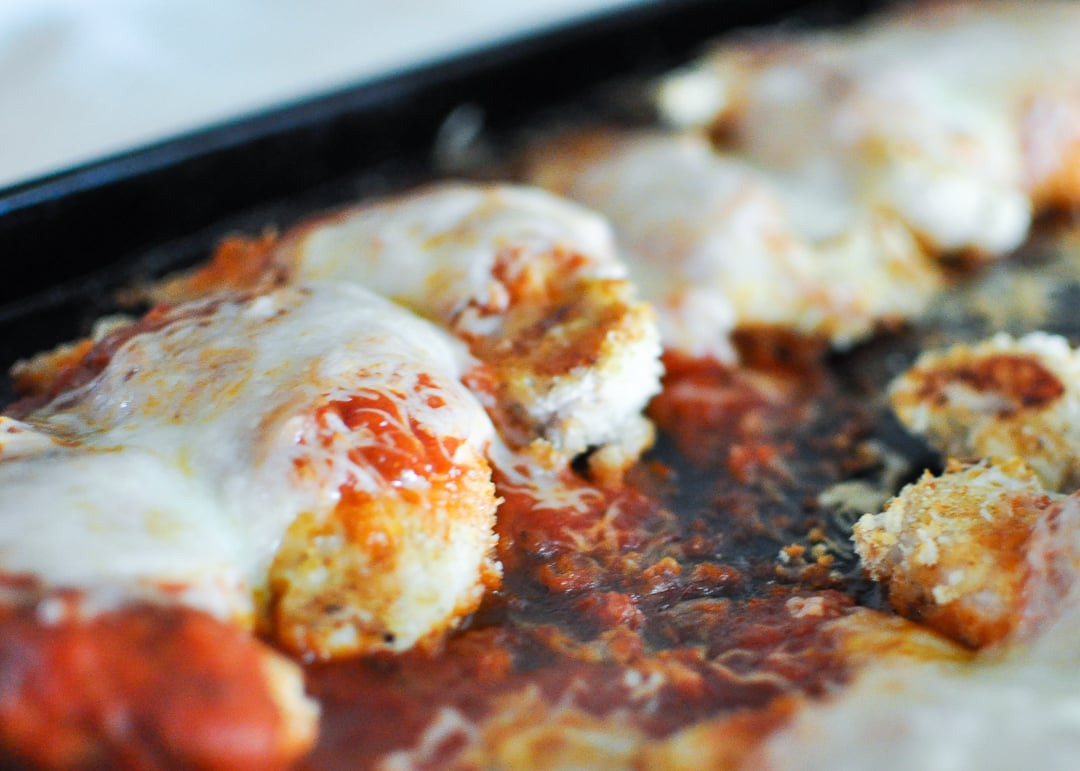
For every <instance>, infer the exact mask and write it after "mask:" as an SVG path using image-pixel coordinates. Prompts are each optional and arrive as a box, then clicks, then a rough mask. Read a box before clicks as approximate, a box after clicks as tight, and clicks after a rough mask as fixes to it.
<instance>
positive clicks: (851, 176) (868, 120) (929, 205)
mask: <svg viewBox="0 0 1080 771" xmlns="http://www.w3.org/2000/svg"><path fill="white" fill-rule="evenodd" d="M1077 34H1080V8H1077V7H1076V5H1075V4H1074V3H1069V2H1040V3H1020V2H994V3H974V2H953V3H936V4H929V5H928V6H926V7H924V8H921V9H915V10H913V11H909V12H900V13H897V14H893V15H888V16H885V17H884V18H882V19H880V20H877V21H874V22H872V23H870V24H868V25H865V26H862V27H858V28H856V29H854V30H851V31H848V32H846V33H825V34H810V35H805V36H802V37H792V38H775V39H766V40H764V41H751V42H749V43H745V44H739V43H731V44H729V45H726V46H721V47H720V48H718V50H717V51H716V52H715V53H714V54H712V55H711V56H709V57H707V58H706V60H704V61H703V62H702V63H701V64H700V65H699V66H698V67H696V68H694V69H691V70H689V71H687V72H685V73H682V74H680V75H677V76H674V77H673V78H672V79H671V80H670V81H668V82H667V83H666V84H664V85H663V86H662V87H661V90H660V103H661V109H662V110H663V111H664V112H665V113H666V114H667V116H668V118H669V120H671V121H672V122H673V123H676V124H678V125H682V126H686V125H699V124H703V123H716V124H717V125H718V127H719V128H721V129H723V130H724V133H725V135H726V136H730V137H731V138H732V141H733V144H734V146H735V147H736V148H737V149H738V150H739V151H740V152H743V153H745V154H746V155H747V157H749V158H751V159H753V160H754V161H755V162H758V163H761V164H764V165H767V166H769V167H772V168H776V169H779V170H784V171H785V172H787V173H792V174H797V175H799V176H801V177H802V178H804V179H806V180H810V181H814V182H815V183H817V184H819V185H820V183H821V181H822V180H825V181H826V182H827V184H826V185H825V187H831V188H832V189H834V190H840V191H842V192H843V195H844V196H846V197H848V198H849V199H851V200H868V201H872V202H874V203H876V204H877V205H879V206H882V207H884V208H887V209H889V210H892V211H895V212H897V213H898V214H899V215H900V216H901V217H902V218H903V219H904V220H905V221H906V222H907V223H908V224H909V225H910V226H911V227H912V228H913V229H914V230H915V231H916V232H917V233H918V234H919V235H920V236H921V237H922V238H923V239H924V240H925V241H926V242H927V243H929V244H931V245H932V246H933V247H934V248H935V249H938V250H943V251H953V250H974V251H977V252H983V253H988V254H1000V253H1004V252H1007V251H1009V250H1010V249H1012V248H1014V247H1016V246H1017V245H1018V244H1019V243H1020V242H1021V241H1022V240H1023V238H1024V237H1025V235H1026V233H1027V231H1028V227H1029V225H1030V222H1031V216H1032V211H1033V209H1034V208H1039V207H1043V206H1046V205H1055V204H1062V203H1064V204H1071V203H1075V202H1076V200H1077V199H1078V197H1080V185H1078V184H1077V181H1078V179H1080V177H1078V175H1077V172H1076V170H1077V162H1078V161H1080V141H1078V139H1080V110H1078V109H1077V106H1078V105H1080V98H1078V93H1080V92H1078V84H1080V64H1078V63H1077V59H1076V57H1075V55H1074V49H1075V39H1076V36H1077Z"/></svg>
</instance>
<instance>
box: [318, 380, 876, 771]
mask: <svg viewBox="0 0 1080 771" xmlns="http://www.w3.org/2000/svg"><path fill="white" fill-rule="evenodd" d="M668 373H669V374H668V382H667V383H666V384H665V390H664V394H663V395H662V396H660V397H658V399H657V400H656V401H655V402H654V404H653V406H652V408H651V413H652V416H653V418H654V420H656V422H657V424H658V425H659V426H660V428H661V430H662V434H661V439H660V442H659V445H658V447H657V449H656V450H655V451H654V453H653V454H652V455H651V456H650V457H649V458H647V459H645V460H644V461H643V462H642V463H640V464H639V465H638V466H637V467H636V468H635V469H633V470H632V471H631V473H630V475H629V478H628V482H627V484H626V485H625V486H624V487H622V488H620V489H618V490H614V491H612V490H601V489H598V488H594V487H592V486H591V485H590V484H589V482H588V481H587V480H584V479H581V478H578V477H574V476H568V477H567V478H566V479H565V480H564V483H565V488H566V489H565V490H564V492H566V490H569V491H571V492H573V493H576V495H571V496H569V498H570V499H572V500H573V501H575V502H576V505H574V506H558V505H552V504H549V503H546V502H545V501H544V498H543V496H542V495H537V494H535V493H531V492H530V491H529V489H528V487H527V486H526V485H521V484H520V483H518V484H515V483H513V482H511V480H509V479H508V478H506V477H500V476H498V475H497V476H496V481H497V486H498V489H499V494H500V495H501V496H502V497H503V498H504V503H503V504H502V506H501V507H500V510H499V520H498V526H497V527H498V532H499V547H498V548H499V552H498V553H499V558H500V560H501V561H502V563H503V566H504V569H505V577H504V585H503V588H502V589H501V590H500V591H499V592H498V593H495V594H493V595H492V596H489V597H488V599H487V600H486V602H485V604H484V605H483V606H482V608H481V609H480V610H479V611H478V612H477V613H476V614H475V615H474V616H473V618H472V620H471V623H470V624H469V625H468V627H467V628H466V629H464V630H463V631H461V632H459V633H457V634H455V635H454V636H453V637H451V638H450V639H449V640H447V642H446V643H445V645H444V646H443V648H442V649H441V650H439V651H437V652H418V651H414V652H411V653H408V654H405V655H403V656H398V657H392V656H378V657H372V658H365V659H358V660H353V661H338V662H330V663H321V664H317V665H313V666H310V667H309V668H308V670H307V674H308V682H309V689H310V691H311V692H312V694H313V695H314V696H315V697H316V698H318V699H319V700H320V701H321V702H322V704H323V707H324V718H323V721H322V725H321V735H320V740H319V743H318V746H317V747H316V749H315V750H314V752H313V754H312V755H311V756H310V757H309V758H308V759H307V760H306V761H305V763H304V767H305V768H311V769H336V768H342V769H344V768H363V767H370V766H373V765H375V764H377V763H378V762H380V761H382V760H385V759H386V758H387V757H394V755H393V754H394V753H402V752H405V753H407V754H406V757H408V758H409V760H410V762H411V763H412V764H413V765H415V766H418V767H430V768H442V767H446V766H448V765H450V766H452V765H454V764H455V763H461V762H463V759H464V758H467V757H469V756H468V755H467V753H466V750H467V748H468V746H469V745H470V744H475V743H476V742H477V741H480V742H483V741H486V739H479V740H478V739H477V736H478V735H485V734H484V732H485V731H487V730H491V729H490V728H489V727H490V726H491V725H492V724H496V723H499V721H505V720H507V718H505V715H506V714H512V713H513V712H514V711H515V710H516V709H520V710H522V711H531V712H530V714H531V715H532V718H531V720H532V721H533V722H534V723H543V722H544V721H545V720H549V719H555V720H558V719H562V718H558V717H557V716H558V715H564V714H565V711H566V710H571V711H572V712H574V713H575V714H580V715H584V716H587V717H590V718H595V719H597V720H599V721H611V722H610V724H609V725H610V726H618V727H619V728H612V729H611V730H626V731H629V732H632V733H634V734H635V735H637V736H639V737H641V738H642V740H643V741H646V742H648V741H651V740H658V739H663V738H665V737H669V736H671V735H673V734H674V733H675V732H677V731H679V730H681V729H684V728H687V727H689V726H692V725H695V724H698V723H700V722H702V721H707V720H713V719H717V718H723V717H725V716H732V717H737V718H738V720H737V721H735V722H733V723H732V726H733V728H731V729H730V730H736V728H735V727H737V726H738V725H740V724H741V723H740V722H739V721H742V722H743V723H746V725H747V726H749V727H748V728H747V729H746V730H748V731H749V730H751V728H752V730H753V731H754V732H756V733H757V734H759V735H764V734H765V733H767V732H768V731H769V730H772V729H773V728H775V727H776V726H777V725H779V724H780V723H782V721H783V720H784V719H785V718H784V715H785V714H787V712H786V709H783V708H781V707H782V705H784V704H786V703H787V702H788V701H789V700H790V697H791V696H793V695H798V694H806V695H819V694H822V693H823V692H825V691H826V690H827V689H828V688H830V687H831V686H833V685H836V684H838V683H841V682H843V681H844V680H845V678H846V677H847V676H848V672H847V665H846V663H845V661H844V660H843V658H842V656H841V654H840V652H839V650H838V648H837V647H836V646H837V643H836V641H835V640H834V639H833V638H832V635H831V634H830V632H829V631H828V626H829V622H830V621H832V620H834V619H836V618H839V617H841V616H843V615H845V614H847V613H848V612H850V610H851V609H852V608H853V607H854V605H855V601H854V600H853V599H852V596H851V594H852V592H851V591H850V589H851V587H850V586H849V582H850V581H852V580H857V579H853V578H852V577H851V576H850V575H848V574H847V573H845V572H843V570H841V569H839V567H838V566H840V563H839V562H837V561H836V560H835V555H828V556H829V559H823V560H818V561H815V560H813V559H811V560H809V561H804V564H803V567H802V568H801V569H799V570H785V569H783V568H782V563H781V561H780V560H778V556H779V554H780V552H781V550H782V549H784V548H785V547H788V548H791V549H793V550H794V551H796V552H798V551H799V549H802V550H803V551H808V547H804V546H801V545H797V544H796V545H797V546H798V548H796V545H793V544H794V542H796V541H798V540H799V539H800V538H805V536H806V534H807V533H808V532H811V531H812V530H815V529H816V532H825V531H827V530H828V529H829V528H830V524H829V523H828V522H827V521H826V517H825V515H824V513H823V512H821V511H820V510H818V508H817V506H816V504H815V503H814V502H813V497H814V495H815V494H816V491H819V490H821V489H823V488H824V487H825V486H827V485H828V484H830V482H832V481H838V480H839V479H841V478H845V477H846V476H849V475H850V474H852V473H857V472H858V471H859V469H857V468H852V465H851V463H852V462H851V458H852V456H853V455H856V453H853V446H854V445H855V444H856V443H857V442H858V441H859V440H860V438H864V437H865V435H866V433H867V431H868V430H869V427H870V420H869V416H868V415H866V414H864V412H862V411H861V410H860V409H858V408H855V407H853V406H851V401H852V400H851V399H850V398H844V395H843V394H842V393H841V390H840V389H839V387H838V386H837V384H836V383H834V382H833V381H832V380H831V378H830V377H829V376H828V373H827V370H826V368H825V367H824V366H823V365H822V364H821V363H820V362H819V363H816V364H815V363H801V364H800V365H799V366H798V367H794V368H793V367H790V366H785V367H783V368H779V367H768V366H765V367H763V368H760V369H757V370H740V371H738V372H736V371H733V370H728V369H725V368H723V367H720V366H719V365H711V364H704V363H701V362H697V363H693V364H692V363H690V362H669V366H668ZM690 416H693V419H689V418H690ZM822 556H825V555H822ZM821 563H824V564H821ZM811 601H812V602H813V603H814V608H815V612H813V613H798V612H796V610H797V609H798V608H800V607H803V605H804V604H805V603H808V602H811ZM753 715H757V716H758V717H757V718H754V717H752V716H753ZM553 716H555V717H553ZM440 726H441V728H440V730H435V728H434V727H440ZM420 747H423V748H424V750H423V752H419V753H418V752H417V748H420Z"/></svg>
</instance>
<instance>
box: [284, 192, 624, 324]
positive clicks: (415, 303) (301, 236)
mask: <svg viewBox="0 0 1080 771" xmlns="http://www.w3.org/2000/svg"><path fill="white" fill-rule="evenodd" d="M283 250H284V252H285V254H286V255H289V256H291V257H292V259H293V260H295V263H294V265H295V268H294V272H293V273H292V276H291V277H292V279H293V280H295V281H324V280H332V281H354V282H357V283H361V284H363V285H364V286H366V287H368V288H369V289H373V290H375V291H376V292H379V293H380V294H383V295H385V296H387V297H392V298H394V299H395V300H396V301H398V302H401V303H403V304H405V305H408V306H410V307H412V308H415V309H417V310H418V311H420V312H422V313H423V314H424V315H425V316H427V317H429V318H435V319H439V320H441V321H443V322H451V321H457V322H458V323H460V320H459V319H458V318H457V314H458V313H460V312H461V311H462V310H463V309H464V308H466V307H467V306H468V305H469V304H470V303H473V304H477V305H483V306H487V305H491V306H496V307H497V306H499V305H504V306H505V305H506V304H507V303H508V302H509V298H506V297H503V296H501V295H502V293H503V292H505V290H504V289H503V286H502V282H500V281H499V280H498V278H497V276H495V275H493V273H494V269H495V266H496V261H497V259H498V258H499V255H500V252H503V251H512V252H514V253H516V254H517V255H519V257H518V259H519V260H520V261H521V262H522V263H527V262H528V261H529V255H536V256H539V255H546V254H550V253H553V252H560V251H561V252H565V253H567V254H575V255H578V256H580V257H581V258H582V259H581V261H580V263H579V264H578V267H577V269H578V270H579V271H580V273H581V275H582V276H588V277H591V278H609V279H621V278H625V276H626V268H625V266H624V265H623V264H622V263H621V262H620V261H619V260H618V259H617V257H616V251H615V244H614V239H613V236H612V233H611V229H610V227H609V226H608V225H607V223H606V222H605V221H604V220H603V219H602V218H601V217H599V216H597V215H595V214H593V213H592V212H589V211H588V210H586V209H584V208H582V207H580V206H578V205H576V204H573V203H571V202H569V201H564V200H561V199H559V198H556V197H555V196H552V195H549V194H547V193H545V192H543V191H541V190H535V189H531V188H528V187H517V186H513V185H497V186H482V185H470V184H450V183H447V184H442V185H439V186H437V187H433V188H430V189H429V190H427V191H421V192H419V193H417V194H412V195H408V196H404V197H401V198H395V199H391V200H389V201H386V202H383V203H376V204H374V205H371V206H363V207H360V208H356V209H352V210H348V211H346V212H344V213H343V214H342V215H341V216H340V217H339V218H337V219H333V218H331V219H330V220H316V221H315V222H313V223H312V227H310V228H308V229H303V228H302V229H301V230H300V231H299V232H298V233H297V234H296V236H295V237H294V238H292V239H290V240H289V241H288V242H287V244H286V245H285V246H284V247H283ZM485 320H486V321H488V322H489V323H490V322H492V321H494V320H495V319H493V318H492V317H487V318H486V319H482V320H479V321H480V322H483V321H485ZM469 331H470V332H472V333H474V334H487V333H489V332H491V331H492V330H491V329H487V328H483V327H479V328H476V329H470V330H469Z"/></svg>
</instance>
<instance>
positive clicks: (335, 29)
mask: <svg viewBox="0 0 1080 771" xmlns="http://www.w3.org/2000/svg"><path fill="white" fill-rule="evenodd" d="M643 1H644V0H517V1H516V2H515V1H514V0H511V1H510V2H492V0H352V1H351V2H350V0H0V188H2V187H6V186H8V185H11V184H14V183H17V182H19V181H23V180H26V179H30V178H33V177H37V176H40V175H42V174H45V173H49V172H53V171H58V170H61V169H64V168H67V167H69V166H71V165H74V164H77V163H82V162H85V161H88V160H93V159H95V158H99V157H102V156H104V155H108V154H111V153H115V152H118V151H122V150H125V149H130V148H132V147H136V146H139V145H142V144H146V143H148V142H152V141H157V140H160V139H164V138H167V137H169V136H173V135H175V134H178V133H182V132H184V131H187V130H190V129H192V128H197V127H200V126H205V125H207V124H211V123H215V122H219V121H222V120H226V119H228V118H230V117H236V116H238V115H242V114H245V113H249V112H252V111H256V110H259V109H262V108H266V107H268V106H272V105H274V104H276V103H280V102H286V101H289V100H292V99H296V98H299V97H302V96H305V95H311V94H316V93H319V92H321V91H325V90H328V89H331V88H334V87H338V86H342V85H346V84H350V83H355V82H360V81H363V80H366V79H370V78H373V77H376V76H378V75H380V74H385V73H389V72H393V71H394V70H397V69H400V68H402V67H405V66H408V65H410V64H414V63H418V62H423V61H425V60H430V59H433V58H439V57H441V56H445V55H447V54H451V53H455V52H459V51H463V50H468V49H469V48H473V47H477V46H481V45H484V44H487V43H491V42H494V41H497V40H500V39H502V38H506V37H510V36H514V35H518V34H522V33H524V32H526V31H528V30H532V29H536V28H542V27H544V26H548V25H551V24H555V23H559V22H562V21H567V20H571V19H575V18H578V17H582V16H585V15H588V14H592V13H597V12H600V11H604V10H608V9H611V8H614V7H616V6H621V5H630V4H632V3H636V2H643Z"/></svg>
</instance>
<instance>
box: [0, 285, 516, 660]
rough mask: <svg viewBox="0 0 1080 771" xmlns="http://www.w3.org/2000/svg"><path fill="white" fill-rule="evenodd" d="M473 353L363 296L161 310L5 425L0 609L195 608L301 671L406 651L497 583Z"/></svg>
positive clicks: (112, 339)
mask: <svg viewBox="0 0 1080 771" xmlns="http://www.w3.org/2000/svg"><path fill="white" fill-rule="evenodd" d="M468 366H471V364H470V362H469V357H468V355H467V353H466V352H465V351H464V350H462V347H461V346H460V344H458V343H457V342H456V341H454V340H453V339H452V338H450V337H449V336H447V335H445V334H444V333H443V332H441V331H440V330H438V329H437V328H436V327H434V326H432V325H430V324H428V323H427V322H424V321H423V320H421V319H419V318H417V317H415V316H413V315H412V314H410V313H408V312H407V311H405V310H403V309H401V308H399V307H398V306H395V305H394V304H393V303H391V302H389V301H387V300H385V299H384V298H382V297H380V296H378V295H375V294H373V293H371V292H369V291H367V290H364V289H362V288H360V287H354V286H330V285H325V284H312V285H305V286H295V287H288V288H284V289H279V290H276V291H272V292H270V293H267V294H265V295H261V296H254V297H249V298H244V297H228V296H217V297H215V298H212V299H210V300H207V301H202V302H195V303H192V304H188V305H182V306H178V307H175V308H172V309H162V310H158V311H155V312H152V313H151V314H150V315H149V316H148V317H146V318H145V319H143V320H142V321H140V322H138V323H136V324H132V325H128V326H124V327H121V328H119V329H117V330H116V331H115V332H114V333H113V334H112V335H107V336H106V337H105V338H103V339H102V340H101V341H100V342H99V343H98V344H97V345H95V346H94V347H93V348H92V349H91V350H90V351H89V352H88V353H87V354H86V356H85V357H84V359H83V361H82V363H81V365H80V367H79V368H76V369H70V370H67V371H66V373H65V374H64V375H57V376H55V377H52V378H44V379H43V380H42V382H49V383H51V386H50V387H49V388H48V389H46V390H44V391H42V392H41V393H39V394H38V395H37V396H36V397H33V398H31V399H30V400H28V401H24V402H21V403H17V404H16V405H14V406H13V408H12V409H11V411H10V413H9V415H7V416H3V417H0V490H2V491H3V493H2V495H0V576H5V577H31V578H32V579H33V582H32V583H31V584H30V585H29V588H28V587H22V588H20V586H21V585H17V586H15V587H14V588H8V589H6V590H5V591H2V592H0V600H2V601H3V602H5V603H6V604H8V605H16V606H18V605H25V604H27V603H31V602H39V601H40V600H41V596H42V593H45V594H46V595H47V594H48V593H51V592H56V591H69V590H70V591H75V592H77V593H78V594H79V597H80V598H81V599H80V602H79V608H80V610H79V612H80V613H82V614H84V615H93V614H95V613H98V612H103V611H107V610H110V609H112V608H116V607H123V606H124V605H125V604H127V603H130V602H133V601H143V600H149V601H152V602H156V603H164V604H177V603H178V604H181V605H184V606H187V607H192V608H197V609H200V610H203V611H206V612H208V613H210V614H212V615H214V616H216V617H217V618H219V619H222V620H225V621H229V622H232V623H236V624H239V625H241V626H244V627H247V628H256V629H260V630H266V631H267V632H269V634H271V635H272V636H273V637H274V638H275V639H276V640H277V641H278V642H279V643H280V644H282V645H284V646H285V647H287V648H288V649H290V650H292V651H294V652H295V653H297V654H300V655H303V656H306V657H319V658H324V657H330V656H338V655H348V654H355V653H364V652H369V651H374V650H394V651H400V650H404V649H406V648H409V647H411V646H412V645H414V644H416V643H417V642H419V641H421V640H423V639H425V638H435V637H437V636H438V635H439V634H440V633H441V632H443V631H444V630H446V629H448V628H451V627H453V626H454V625H455V624H456V623H457V622H458V620H460V618H461V617H462V616H463V615H465V614H467V613H469V612H471V611H472V610H473V609H475V607H476V606H477V605H478V604H479V602H480V598H481V596H482V594H483V593H484V591H485V590H486V589H487V588H489V587H491V586H494V585H495V584H496V583H497V581H498V578H499V567H498V564H497V563H496V562H495V561H494V558H493V549H494V545H495V536H494V531H493V526H494V516H495V507H496V498H495V494H494V488H493V485H492V483H491V479H490V468H489V466H488V463H487V461H486V460H485V453H486V451H487V447H488V444H489V443H490V442H491V440H492V437H493V428H492V426H491V423H490V421H489V419H488V418H487V415H486V414H485V412H484V410H483V408H482V407H481V405H480V404H479V402H477V400H476V399H475V398H474V397H473V396H472V394H471V393H469V391H468V390H467V389H466V388H465V387H464V386H463V385H462V384H461V382H460V380H459V378H460V377H461V375H462V374H463V373H464V371H465V369H466V368H467V367H468Z"/></svg>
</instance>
